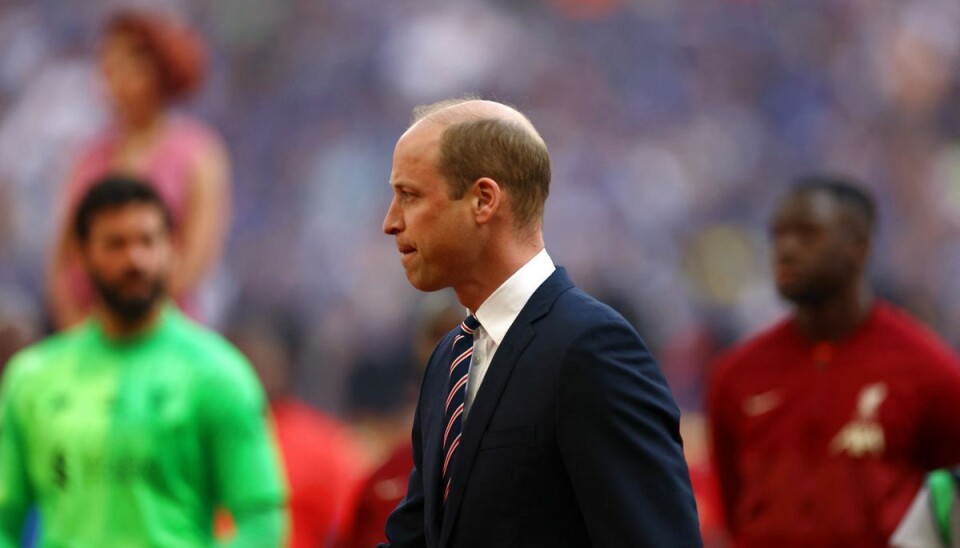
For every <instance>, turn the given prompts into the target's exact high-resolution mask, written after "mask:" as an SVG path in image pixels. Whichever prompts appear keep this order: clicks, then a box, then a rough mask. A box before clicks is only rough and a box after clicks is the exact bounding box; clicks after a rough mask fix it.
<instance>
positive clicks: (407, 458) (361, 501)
mask: <svg viewBox="0 0 960 548" xmlns="http://www.w3.org/2000/svg"><path fill="white" fill-rule="evenodd" d="M448 297H449V296H448V295H445V294H435V295H430V296H428V297H427V298H426V299H425V300H424V308H423V310H422V312H421V314H420V318H419V320H418V322H417V327H416V334H415V336H414V362H415V365H416V369H417V376H418V377H419V376H420V374H422V373H423V368H424V367H425V366H426V364H427V361H428V360H429V359H430V354H431V353H432V352H433V349H434V348H435V347H436V346H437V343H438V342H439V341H440V339H441V338H443V336H444V335H446V334H447V333H448V332H449V331H450V330H451V329H453V328H454V327H455V326H456V325H457V324H459V323H460V321H461V317H462V316H463V307H461V306H460V305H459V304H457V303H456V302H455V301H453V300H452V299H450V298H448ZM398 388H399V390H397V389H398ZM394 389H395V390H397V391H398V392H400V393H401V394H405V400H406V401H405V402H404V405H402V406H401V407H398V408H397V409H395V410H393V411H392V413H390V416H391V417H395V419H396V420H391V419H388V420H387V421H386V422H387V423H388V424H390V425H391V426H390V428H391V430H392V432H390V431H387V432H385V435H384V437H385V438H386V441H387V443H388V444H390V445H391V448H390V451H389V453H388V456H387V457H386V459H385V460H383V461H382V462H381V463H380V464H379V465H378V466H377V467H376V469H375V470H374V471H373V473H372V474H370V476H369V477H367V479H366V480H365V481H364V482H363V485H362V487H361V489H360V495H359V496H358V497H357V505H356V508H355V509H354V511H353V513H352V514H353V515H352V523H351V524H350V527H349V528H348V529H347V531H346V534H345V535H344V536H343V538H342V539H341V541H340V542H339V544H338V545H337V546H338V548H368V547H371V546H376V545H377V544H379V543H381V542H386V540H387V537H386V535H385V534H384V526H385V525H386V523H387V518H388V517H390V512H392V511H393V509H394V508H396V507H397V504H399V503H400V501H401V500H402V499H403V497H404V495H406V494H407V481H408V480H409V478H410V471H411V470H412V469H413V446H412V445H411V443H410V427H411V424H412V423H413V413H414V409H415V408H416V392H415V387H413V386H411V385H409V384H407V385H403V384H401V385H399V387H394Z"/></svg>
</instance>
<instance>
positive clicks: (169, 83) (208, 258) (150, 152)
mask: <svg viewBox="0 0 960 548" xmlns="http://www.w3.org/2000/svg"><path fill="white" fill-rule="evenodd" d="M99 61H100V67H101V70H102V74H103V77H104V82H105V84H106V91H107V94H108V97H109V99H110V103H111V106H112V112H113V120H112V123H111V125H110V127H109V128H107V129H106V130H105V131H103V132H102V134H101V135H100V136H98V137H97V138H96V139H94V141H93V142H92V143H91V144H90V145H89V146H88V147H87V148H86V150H85V152H84V153H83V154H82V156H81V157H80V159H79V161H78V163H77V164H76V166H75V167H74V169H73V171H72V174H71V176H70V178H69V179H68V181H67V183H66V190H65V206H66V207H65V208H64V211H63V215H62V218H61V223H60V225H61V229H60V230H59V233H58V241H57V243H56V246H55V247H54V250H53V256H52V258H51V260H50V262H49V266H48V276H47V289H48V299H49V303H50V308H51V310H50V311H51V314H52V317H53V320H54V323H55V324H56V326H57V327H58V328H66V327H69V326H71V325H73V324H75V323H77V322H79V321H80V320H82V319H83V318H84V317H85V316H86V314H87V312H88V311H89V308H90V306H91V304H92V295H93V293H92V291H91V287H90V285H89V282H88V281H87V280H86V278H85V276H84V275H83V273H82V270H81V269H80V268H79V264H78V263H77V257H76V255H75V253H74V245H75V242H74V241H73V239H72V237H71V236H70V234H71V231H70V223H71V220H72V218H73V210H74V207H75V205H76V202H77V201H78V200H79V199H80V197H81V196H82V195H83V193H84V192H85V191H86V190H87V189H88V188H89V186H90V185H91V184H92V183H93V182H94V181H95V180H97V179H98V178H99V177H101V176H103V175H105V174H107V173H111V172H121V173H129V174H133V175H137V176H140V177H143V178H145V179H147V180H149V181H150V183H151V184H153V185H154V186H155V187H156V189H157V191H158V192H159V193H160V195H161V196H162V197H163V198H164V199H165V200H166V201H167V203H168V205H169V207H170V209H171V211H172V213H173V217H174V223H175V231H176V234H175V238H176V243H177V250H178V254H179V257H178V262H177V267H176V270H175V271H174V273H173V275H172V277H171V282H170V287H168V290H169V292H170V294H172V295H173V296H174V297H176V298H177V300H178V302H180V303H181V305H184V306H185V308H187V310H188V311H190V310H191V308H192V306H191V297H192V294H193V292H194V291H195V289H196V287H197V285H198V284H199V283H200V282H201V281H202V279H203V277H204V275H205V274H207V273H208V272H209V271H210V269H211V267H212V266H213V265H214V264H215V263H216V261H217V260H218V258H219V256H220V253H221V250H222V247H223V243H224V240H225V234H226V228H227V225H228V217H229V205H228V204H229V169H228V160H227V153H226V149H225V147H224V144H223V142H222V140H221V138H220V137H219V136H218V135H217V133H216V132H215V131H214V130H213V129H212V128H210V127H209V126H207V125H205V124H203V123H202V122H200V121H198V120H194V119H191V118H189V117H187V116H184V115H181V114H175V113H173V112H171V105H172V104H173V103H175V102H177V101H178V100H181V99H185V98H186V97H188V96H189V95H190V94H191V93H192V92H193V91H194V90H195V89H196V88H197V87H198V85H199V83H200V80H201V79H202V76H203V73H204V71H205V52H204V48H203V45H202V43H201V42H200V40H199V38H198V37H197V35H196V34H194V33H193V32H192V31H191V30H190V29H188V28H187V27H185V26H184V25H182V24H180V23H179V22H176V21H173V20H171V19H168V18H165V17H162V16H158V15H155V14H152V13H146V12H141V11H123V12H120V13H117V14H116V15H114V16H113V17H112V18H111V19H110V20H109V21H108V22H107V25H106V27H105V29H104V31H103V33H102V36H101V42H100V48H99Z"/></svg>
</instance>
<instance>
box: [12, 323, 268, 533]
mask: <svg viewBox="0 0 960 548" xmlns="http://www.w3.org/2000/svg"><path fill="white" fill-rule="evenodd" d="M266 409H267V408H266V403H265V400H264V396H263V393H262V391H261V388H260V385H259V384H258V382H257V380H256V377H255V376H254V374H253V371H252V369H251V367H250V365H249V364H248V363H247V361H246V360H245V359H244V358H243V357H242V356H241V355H240V353H239V352H238V351H237V350H236V349H235V348H233V347H232V346H231V345H230V344H229V343H227V342H226V341H225V340H224V339H222V338H221V337H219V336H218V335H216V334H214V333H212V332H210V331H208V330H207V329H205V328H202V327H200V326H198V325H197V324H195V323H193V322H192V321H190V320H189V319H187V318H185V317H184V316H183V315H182V314H181V313H180V312H179V311H177V310H176V309H174V308H173V307H167V308H165V309H164V310H163V312H162V314H161V316H160V318H159V319H158V320H157V322H156V324H154V326H153V327H151V328H150V329H149V330H148V331H146V332H144V333H142V334H139V335H136V336H133V337H130V338H126V339H111V338H110V337H108V336H107V335H106V334H105V333H104V332H103V330H102V328H101V327H100V325H99V324H98V323H97V322H96V321H95V320H88V321H87V322H86V323H85V324H83V325H81V326H79V327H77V328H75V329H73V330H70V331H68V332H65V333H62V334H59V335H55V336H53V337H50V338H48V339H46V340H44V341H42V342H40V343H38V344H36V345H34V346H32V347H30V348H28V349H26V350H24V351H22V352H21V353H19V354H18V355H16V356H15V357H14V358H13V359H12V360H11V362H10V364H9V367H8V368H7V370H6V373H5V376H4V379H3V385H2V389H0V548H7V547H13V546H17V543H18V539H19V536H20V532H21V529H22V527H23V522H24V518H25V515H26V512H27V510H28V508H29V507H30V506H31V505H34V504H35V505H36V506H37V507H38V508H39V511H40V515H41V518H42V523H43V527H42V532H41V535H40V542H39V545H40V546H41V547H42V548H60V547H64V548H66V547H69V548H87V547H90V548H94V547H96V548H111V547H117V548H127V547H131V548H133V547H136V548H141V547H153V546H156V547H181V546H183V547H193V546H211V545H213V544H214V540H213V516H214V511H215V509H217V508H218V507H224V508H226V509H228V510H229V511H230V512H231V514H232V515H233V518H234V522H235V523H236V531H237V534H236V535H235V537H234V541H233V545H236V546H251V547H256V548H269V547H273V546H279V545H280V544H281V543H282V538H283V535H284V533H285V530H286V525H287V516H286V511H285V509H284V501H285V487H284V481H283V479H282V475H281V471H280V469H279V463H278V460H279V459H278V455H277V454H276V449H275V446H274V443H273V441H272V437H271V435H270V433H269V432H268V425H267V417H266Z"/></svg>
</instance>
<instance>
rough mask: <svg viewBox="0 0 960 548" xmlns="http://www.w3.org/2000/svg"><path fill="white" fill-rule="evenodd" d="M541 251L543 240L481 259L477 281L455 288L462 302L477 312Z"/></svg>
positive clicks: (475, 277)
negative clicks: (498, 289)
mask: <svg viewBox="0 0 960 548" xmlns="http://www.w3.org/2000/svg"><path fill="white" fill-rule="evenodd" d="M541 251H543V241H542V240H540V241H539V242H534V243H532V244H530V245H527V246H518V247H517V248H515V249H513V250H511V252H509V253H502V254H499V256H496V257H489V258H487V259H485V260H483V261H481V264H480V265H479V267H478V271H477V275H475V276H474V280H475V281H474V282H473V283H469V284H464V285H463V286H461V287H455V288H454V290H455V291H456V293H457V299H458V300H459V301H460V304H462V305H463V306H465V307H467V308H468V309H470V310H471V311H473V312H476V311H477V309H478V308H480V305H482V304H483V303H484V301H486V300H487V298H489V297H490V295H492V294H493V292H494V291H496V290H497V288H499V287H500V286H501V285H503V283H504V282H506V281H507V280H509V279H510V276H513V275H514V274H516V272H517V271H518V270H520V269H521V268H523V266H524V265H526V264H527V263H529V262H530V261H531V260H532V259H533V258H534V257H536V256H537V254H538V253H540V252H541Z"/></svg>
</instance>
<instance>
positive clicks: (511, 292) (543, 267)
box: [463, 249, 557, 418]
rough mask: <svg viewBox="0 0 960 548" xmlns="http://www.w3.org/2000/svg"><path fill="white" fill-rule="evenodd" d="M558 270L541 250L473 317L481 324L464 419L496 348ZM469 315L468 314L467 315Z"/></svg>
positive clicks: (469, 381)
mask: <svg viewBox="0 0 960 548" xmlns="http://www.w3.org/2000/svg"><path fill="white" fill-rule="evenodd" d="M556 269H557V267H556V266H554V264H553V259H551V258H550V255H548V254H547V250H546V249H542V250H540V253H537V254H536V255H535V256H534V257H533V258H532V259H530V261H529V262H527V264H525V265H523V266H522V267H520V270H517V271H516V272H514V273H513V276H510V278H508V279H507V281H505V282H503V284H502V285H501V286H500V287H498V288H497V290H496V291H494V292H493V294H491V295H490V296H489V297H487V300H485V301H483V304H481V305H480V308H478V309H477V311H476V313H474V316H476V318H477V321H479V322H480V328H479V329H477V332H476V334H475V335H474V338H473V357H472V358H470V373H469V375H470V376H469V378H468V379H467V393H466V396H465V397H464V404H463V416H464V418H466V416H467V413H469V412H470V407H471V405H472V404H473V400H474V399H475V398H476V397H477V392H478V391H479V390H480V385H481V384H482V383H483V377H484V376H485V375H486V374H487V368H488V367H490V362H491V361H493V356H494V354H496V353H497V348H499V347H500V343H501V342H503V337H504V336H506V334H507V330H509V329H510V326H511V325H513V322H514V320H516V319H517V316H518V315H520V311H521V310H522V309H523V307H524V306H525V305H526V304H527V301H529V300H530V297H532V296H533V293H534V292H535V291H536V290H537V288H538V287H540V285H541V284H542V283H543V282H544V281H546V279H547V278H549V277H550V275H551V274H553V271H554V270H556ZM468 313H469V311H468Z"/></svg>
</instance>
